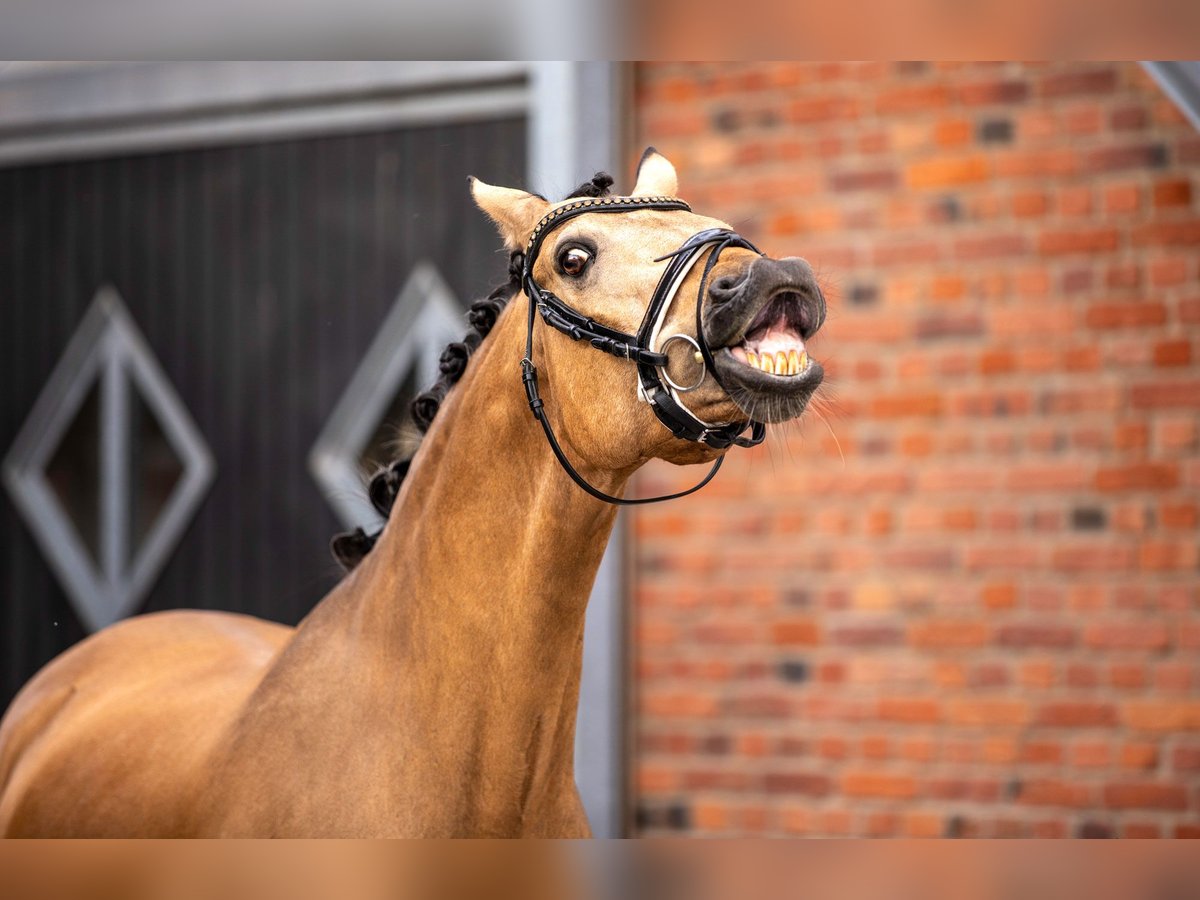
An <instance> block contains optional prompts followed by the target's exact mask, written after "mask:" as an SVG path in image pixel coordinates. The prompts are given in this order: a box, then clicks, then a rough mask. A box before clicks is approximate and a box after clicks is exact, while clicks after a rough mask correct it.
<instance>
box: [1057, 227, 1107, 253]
mask: <svg viewBox="0 0 1200 900" xmlns="http://www.w3.org/2000/svg"><path fill="white" fill-rule="evenodd" d="M1118 241H1119V235H1118V233H1117V229H1115V228H1111V227H1100V228H1083V227H1081V228H1077V229H1067V230H1056V231H1044V232H1042V234H1041V237H1040V238H1039V239H1038V252H1040V253H1043V254H1045V255H1047V256H1051V255H1059V254H1066V253H1103V252H1107V251H1112V250H1116V249H1117V243H1118Z"/></svg>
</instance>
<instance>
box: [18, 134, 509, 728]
mask: <svg viewBox="0 0 1200 900" xmlns="http://www.w3.org/2000/svg"><path fill="white" fill-rule="evenodd" d="M524 142H525V122H524V120H521V119H511V120H503V121H496V122H486V123H475V124H466V125H453V126H439V127H425V128H407V129H402V130H381V131H376V132H372V133H370V134H363V135H351V136H338V137H327V138H317V139H306V140H293V141H281V142H274V143H267V144H261V145H252V146H247V147H237V148H225V149H222V150H219V151H218V150H189V151H178V152H169V153H161V154H156V155H145V156H136V157H127V158H116V159H106V160H93V161H78V162H69V163H58V164H53V165H42V166H27V167H23V168H13V169H0V350H2V351H4V352H0V357H2V358H0V454H2V453H6V452H7V450H8V448H9V446H11V444H12V441H13V438H14V437H15V436H16V432H17V430H18V429H19V428H20V426H21V425H22V423H23V422H24V420H25V417H26V415H27V414H28V412H29V410H30V408H31V407H32V406H33V402H34V399H35V398H36V396H37V393H38V391H39V390H40V389H41V387H42V385H43V384H44V383H45V379H46V377H47V376H48V375H49V373H50V371H51V370H52V369H53V367H54V365H55V364H56V363H57V361H58V359H59V357H60V355H61V353H62V351H63V348H64V347H65V346H66V343H67V341H68V339H69V338H70V336H71V334H72V333H73V332H74V330H75V328H76V327H77V325H78V324H79V321H80V319H81V318H82V315H83V312H84V310H86V308H87V307H88V305H89V304H90V302H91V300H92V298H93V297H94V295H95V292H96V291H97V290H98V289H99V287H100V286H101V285H103V284H104V283H107V282H112V283H113V284H114V285H115V286H116V287H117V289H118V291H119V292H120V293H121V295H122V298H123V299H124V301H125V303H126V305H127V306H128V307H129V310H130V312H131V314H132V315H133V318H134V320H135V321H136V322H137V324H138V327H139V328H140V329H141V330H142V332H143V333H144V334H145V336H146V339H147V342H148V343H149V345H150V347H151V349H152V351H153V352H154V354H155V356H156V357H157V358H158V360H159V362H160V363H161V365H162V367H163V370H164V372H165V373H166V375H167V377H168V379H169V380H170V382H171V384H172V385H173V386H174V387H175V389H176V391H177V392H178V393H179V395H180V397H181V399H182V400H183V402H184V404H185V406H187V408H188V410H189V412H190V413H191V415H192V416H193V418H194V419H195V420H196V423H197V425H198V427H199V430H200V432H201V434H202V435H203V437H204V440H205V441H206V442H207V443H208V445H209V447H210V448H211V450H212V451H213V455H214V457H215V459H216V461H217V466H218V468H217V473H216V479H215V481H214V483H213V485H212V487H211V489H210V493H209V495H208V497H206V499H205V501H204V502H203V503H202V504H201V506H200V507H199V510H198V512H197V514H196V517H195V519H194V520H193V522H192V523H191V525H190V526H189V527H188V529H187V530H186V531H185V532H184V535H183V537H182V539H181V541H180V543H179V545H178V547H177V548H176V550H175V552H174V553H173V555H172V557H171V559H170V560H169V562H168V563H167V565H166V568H165V569H164V571H163V572H162V574H161V575H160V577H159V579H158V581H157V583H156V584H155V585H154V587H153V588H152V590H151V592H150V595H149V597H148V599H147V600H146V602H145V603H144V604H143V611H151V610H157V609H167V608H174V607H183V606H191V607H212V608H221V609H232V610H238V611H242V612H247V613H250V614H253V615H262V616H265V617H267V618H274V619H277V620H280V621H285V622H296V621H297V620H299V619H300V618H301V617H302V616H303V615H304V614H305V613H307V611H308V610H309V609H310V608H311V607H312V605H313V604H314V603H315V602H316V601H317V600H319V599H320V597H321V596H322V595H323V594H324V593H325V592H326V591H327V590H328V589H329V588H330V587H331V586H332V585H333V584H334V582H335V581H336V580H337V578H338V577H339V573H338V570H337V568H336V566H335V565H334V564H333V563H332V560H331V559H330V557H329V554H328V550H327V547H328V541H329V538H330V536H331V535H332V534H333V533H335V532H336V531H339V530H342V526H341V525H340V523H339V522H337V521H336V520H335V518H334V516H333V514H332V513H331V511H330V510H329V507H328V505H327V504H326V503H325V501H324V498H323V497H322V496H321V495H320V492H319V489H318V488H317V486H316V485H315V484H314V482H313V481H312V478H311V477H310V475H309V473H308V470H307V454H308V451H309V448H310V447H311V446H312V444H313V442H314V441H315V439H316V436H317V434H318V432H319V431H320V428H321V426H322V425H323V424H324V422H325V419H326V417H327V416H328V415H329V413H330V411H331V409H332V407H333V405H334V403H336V401H337V399H338V397H339V395H340V393H341V391H342V390H343V389H344V388H345V386H346V385H347V384H348V383H349V380H350V377H351V375H352V374H353V372H354V369H355V367H356V366H357V365H358V363H359V362H360V360H361V358H362V355H363V353H364V352H365V351H366V348H367V347H368V346H369V345H370V343H371V340H372V339H373V338H374V336H375V333H376V331H377V329H378V327H379V324H380V323H381V322H382V320H383V318H384V316H385V315H386V313H387V311H388V310H389V309H390V307H391V304H392V303H393V302H394V301H395V299H396V297H397V295H398V294H399V291H400V289H401V287H402V286H403V284H404V282H405V280H406V278H407V276H408V274H409V272H410V271H411V270H412V267H413V266H414V265H415V264H416V263H417V262H418V261H419V260H420V259H422V258H429V259H430V260H431V261H432V262H433V263H434V265H435V266H437V268H438V269H439V270H440V272H441V273H442V275H443V276H444V277H445V278H446V280H447V283H448V284H449V285H450V286H451V288H452V289H453V290H454V291H455V292H456V294H457V295H458V296H459V298H460V299H461V300H462V301H463V302H464V303H465V302H469V301H470V300H471V299H473V298H474V297H475V296H478V295H480V294H482V293H485V292H486V289H487V288H488V287H489V286H490V285H492V284H494V283H496V282H498V281H500V280H502V279H503V277H504V264H503V261H502V257H501V255H500V254H498V253H497V252H496V250H497V247H498V244H497V240H496V237H495V234H494V232H493V230H492V227H491V226H490V224H489V223H488V222H487V221H486V220H485V219H484V217H483V216H482V215H481V214H479V213H478V212H476V211H475V210H474V209H473V207H472V205H471V202H470V199H469V197H468V196H467V191H466V186H465V185H466V176H467V175H469V174H474V175H479V176H480V177H484V178H486V179H487V180H489V181H493V182H496V183H507V184H521V183H522V182H523V180H524V168H525V165H524V158H525V143H524ZM464 329H465V324H464ZM0 542H3V547H2V548H0V567H2V571H0V634H2V635H3V637H2V638H0V653H2V654H3V657H4V658H3V661H2V662H0V707H3V706H6V705H7V703H8V701H9V699H10V698H11V697H12V695H13V694H14V693H15V692H16V690H17V689H18V688H19V687H20V686H21V684H22V683H24V682H25V681H26V680H27V679H28V678H29V677H30V676H31V675H32V674H33V673H34V671H36V669H37V668H39V667H40V666H41V665H42V664H44V663H45V662H46V661H47V660H49V659H50V658H51V657H53V656H54V655H56V654H57V653H59V652H61V651H62V650H64V649H66V647H67V646H69V645H70V644H71V643H74V642H75V641H76V640H78V639H79V638H81V637H82V636H83V635H84V632H83V629H82V627H81V626H80V625H79V623H78V622H77V621H76V619H75V617H74V614H73V613H72V611H71V608H70V605H69V603H68V602H67V600H66V597H65V595H64V593H63V592H62V590H61V588H60V587H59V586H58V584H57V582H56V581H55V579H54V577H53V575H52V574H51V572H50V570H49V568H48V566H47V564H46V562H45V561H44V560H43V559H42V558H41V555H40V553H39V551H38V550H37V548H36V546H35V545H34V543H33V541H32V539H31V538H30V536H29V533H28V530H27V529H26V528H25V526H24V525H23V524H22V523H21V521H20V519H19V517H18V516H17V515H16V512H15V510H14V508H13V506H12V503H11V501H10V500H9V499H8V496H7V493H6V492H0ZM56 622H57V625H56V624H55V623H56Z"/></svg>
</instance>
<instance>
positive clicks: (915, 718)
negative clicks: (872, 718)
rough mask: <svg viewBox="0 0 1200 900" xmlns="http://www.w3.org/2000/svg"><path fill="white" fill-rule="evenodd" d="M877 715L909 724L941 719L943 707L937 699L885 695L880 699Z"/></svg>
mask: <svg viewBox="0 0 1200 900" xmlns="http://www.w3.org/2000/svg"><path fill="white" fill-rule="evenodd" d="M876 715H877V716H878V718H879V719H881V720H883V721H885V722H901V723H908V724H919V723H934V722H939V721H941V718H942V713H941V707H940V705H939V704H938V702H937V701H936V700H929V699H925V698H915V697H914V698H907V697H884V698H881V699H880V701H879V707H878V710H877V713H876Z"/></svg>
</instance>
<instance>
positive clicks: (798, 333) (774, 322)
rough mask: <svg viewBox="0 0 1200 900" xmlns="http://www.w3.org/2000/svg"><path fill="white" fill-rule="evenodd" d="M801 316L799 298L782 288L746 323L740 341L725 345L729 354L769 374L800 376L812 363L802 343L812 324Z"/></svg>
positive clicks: (786, 376) (787, 376) (801, 306)
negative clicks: (729, 345) (781, 290)
mask: <svg viewBox="0 0 1200 900" xmlns="http://www.w3.org/2000/svg"><path fill="white" fill-rule="evenodd" d="M804 319H805V312H804V304H803V303H802V302H801V301H800V298H799V297H798V296H797V295H796V294H795V293H793V292H792V291H783V292H781V293H779V294H777V295H775V297H773V298H772V299H771V301H770V302H769V303H767V305H766V306H764V307H763V308H762V309H761V310H759V312H758V315H756V316H755V317H754V319H753V320H752V321H751V322H750V324H749V325H748V326H746V333H745V337H744V338H742V340H741V342H740V343H738V344H735V345H733V346H731V347H729V348H728V349H729V354H730V355H731V356H732V357H733V358H734V359H736V360H737V361H738V362H740V363H742V364H743V365H746V366H749V367H750V368H752V369H758V370H759V371H761V372H765V373H766V374H768V375H776V376H779V377H781V378H794V377H796V376H797V375H803V374H804V373H805V372H807V371H808V369H809V367H810V365H812V360H811V359H810V358H809V356H808V349H807V347H806V346H805V344H804V335H805V334H806V333H807V331H808V330H810V329H811V324H809V323H806V322H805V321H804ZM806 324H808V328H807V329H806Z"/></svg>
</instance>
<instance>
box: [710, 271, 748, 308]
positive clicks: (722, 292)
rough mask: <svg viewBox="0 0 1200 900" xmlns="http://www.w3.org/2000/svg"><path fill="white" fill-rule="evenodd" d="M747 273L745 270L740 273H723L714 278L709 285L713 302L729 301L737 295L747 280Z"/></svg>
mask: <svg viewBox="0 0 1200 900" xmlns="http://www.w3.org/2000/svg"><path fill="white" fill-rule="evenodd" d="M746 274H747V273H745V272H743V273H742V274H740V275H722V276H721V277H720V278H717V279H714V280H713V283H712V284H711V285H709V287H708V296H709V297H710V298H711V299H712V302H713V303H727V302H729V301H730V300H732V299H733V298H734V297H736V296H737V295H738V292H739V291H740V290H741V289H742V286H743V285H744V284H745V282H746Z"/></svg>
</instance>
